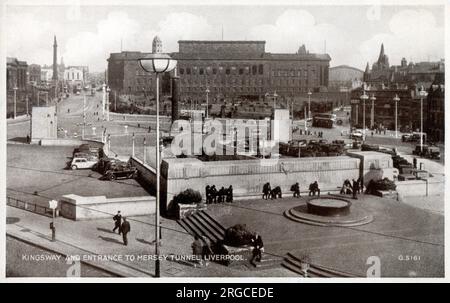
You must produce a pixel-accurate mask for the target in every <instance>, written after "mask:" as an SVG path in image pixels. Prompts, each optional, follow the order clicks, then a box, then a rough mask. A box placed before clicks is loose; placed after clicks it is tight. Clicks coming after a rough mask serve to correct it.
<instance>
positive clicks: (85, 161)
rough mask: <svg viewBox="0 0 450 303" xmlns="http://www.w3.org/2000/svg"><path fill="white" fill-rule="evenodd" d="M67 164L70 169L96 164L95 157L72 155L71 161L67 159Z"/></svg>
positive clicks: (89, 167)
mask: <svg viewBox="0 0 450 303" xmlns="http://www.w3.org/2000/svg"><path fill="white" fill-rule="evenodd" d="M67 165H68V167H69V168H71V169H72V170H77V169H92V168H94V167H95V166H96V165H97V159H95V158H85V157H74V158H73V159H72V160H71V161H69V162H68V163H67Z"/></svg>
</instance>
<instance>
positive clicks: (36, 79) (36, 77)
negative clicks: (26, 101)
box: [28, 64, 41, 85]
mask: <svg viewBox="0 0 450 303" xmlns="http://www.w3.org/2000/svg"><path fill="white" fill-rule="evenodd" d="M28 77H29V79H28V80H29V82H31V83H32V84H35V85H39V84H40V83H41V66H40V65H39V64H30V65H29V66H28Z"/></svg>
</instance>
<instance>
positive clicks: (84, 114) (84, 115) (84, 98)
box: [81, 93, 86, 140]
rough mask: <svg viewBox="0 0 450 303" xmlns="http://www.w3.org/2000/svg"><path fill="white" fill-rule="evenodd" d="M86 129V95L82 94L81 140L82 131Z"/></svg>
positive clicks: (82, 136) (82, 137)
mask: <svg viewBox="0 0 450 303" xmlns="http://www.w3.org/2000/svg"><path fill="white" fill-rule="evenodd" d="M85 128H86V93H84V94H83V128H82V129H81V139H82V140H84V130H85Z"/></svg>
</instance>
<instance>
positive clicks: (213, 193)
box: [205, 185, 233, 204]
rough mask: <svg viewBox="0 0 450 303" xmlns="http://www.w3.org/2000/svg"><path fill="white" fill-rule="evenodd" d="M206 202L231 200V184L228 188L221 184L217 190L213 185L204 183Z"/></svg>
mask: <svg viewBox="0 0 450 303" xmlns="http://www.w3.org/2000/svg"><path fill="white" fill-rule="evenodd" d="M205 192H206V204H211V203H223V202H230V203H231V202H233V186H232V185H230V186H229V187H228V188H225V187H223V186H222V188H220V189H219V190H217V188H216V186H215V185H212V186H209V185H206V188H205Z"/></svg>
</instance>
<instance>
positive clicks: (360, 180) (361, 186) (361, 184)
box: [356, 177, 364, 194]
mask: <svg viewBox="0 0 450 303" xmlns="http://www.w3.org/2000/svg"><path fill="white" fill-rule="evenodd" d="M356 182H358V189H359V192H358V194H362V193H364V179H363V177H359V178H358V180H357V181H356Z"/></svg>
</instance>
